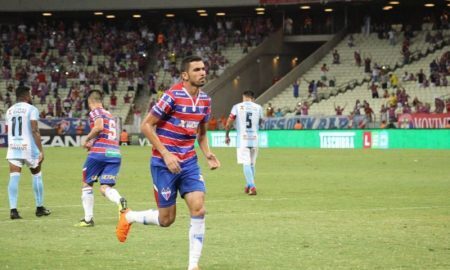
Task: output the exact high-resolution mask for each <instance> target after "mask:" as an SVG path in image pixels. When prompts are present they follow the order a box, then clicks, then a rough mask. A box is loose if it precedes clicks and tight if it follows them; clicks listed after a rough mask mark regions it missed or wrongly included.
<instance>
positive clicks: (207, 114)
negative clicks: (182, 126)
mask: <svg viewBox="0 0 450 270" xmlns="http://www.w3.org/2000/svg"><path fill="white" fill-rule="evenodd" d="M210 118H211V102H208V107H207V108H206V113H205V117H203V119H202V123H208V121H209V119H210Z"/></svg>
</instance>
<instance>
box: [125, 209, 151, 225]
mask: <svg viewBox="0 0 450 270" xmlns="http://www.w3.org/2000/svg"><path fill="white" fill-rule="evenodd" d="M125 218H126V219H127V221H128V223H134V222H137V223H141V224H144V225H156V226H159V211H158V210H152V209H150V210H147V211H128V213H127V214H126V215H125Z"/></svg>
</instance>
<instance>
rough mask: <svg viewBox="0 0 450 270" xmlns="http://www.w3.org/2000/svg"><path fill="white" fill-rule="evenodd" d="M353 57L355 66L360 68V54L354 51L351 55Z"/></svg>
mask: <svg viewBox="0 0 450 270" xmlns="http://www.w3.org/2000/svg"><path fill="white" fill-rule="evenodd" d="M353 57H354V58H355V64H356V65H357V66H358V67H360V66H361V54H360V52H358V51H355V52H354V53H353ZM369 69H370V67H369ZM369 72H370V71H369ZM366 73H368V72H366Z"/></svg>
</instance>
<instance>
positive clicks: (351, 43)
mask: <svg viewBox="0 0 450 270" xmlns="http://www.w3.org/2000/svg"><path fill="white" fill-rule="evenodd" d="M347 45H348V47H349V48H352V47H353V46H355V44H354V39H353V35H352V34H350V35H349V36H348V40H347Z"/></svg>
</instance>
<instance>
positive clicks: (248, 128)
mask: <svg viewBox="0 0 450 270" xmlns="http://www.w3.org/2000/svg"><path fill="white" fill-rule="evenodd" d="M242 99H243V101H242V102H241V103H238V104H236V105H234V106H233V108H232V109H231V113H230V116H229V117H228V120H227V124H226V126H225V129H226V134H225V143H226V144H229V143H230V136H229V135H230V129H231V127H232V125H233V122H234V121H236V124H235V126H236V131H237V136H236V147H237V160H238V163H239V164H243V165H244V175H245V180H246V182H247V185H246V186H245V193H247V194H248V195H256V186H255V163H256V157H257V155H258V131H259V126H260V125H261V124H262V121H263V119H262V118H263V109H262V107H261V106H260V105H258V104H256V103H255V102H254V99H255V94H254V93H253V92H252V91H245V92H244V94H243V96H242Z"/></svg>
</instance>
